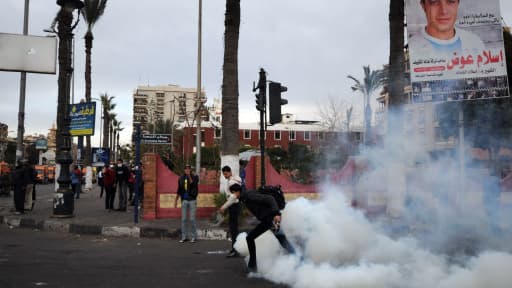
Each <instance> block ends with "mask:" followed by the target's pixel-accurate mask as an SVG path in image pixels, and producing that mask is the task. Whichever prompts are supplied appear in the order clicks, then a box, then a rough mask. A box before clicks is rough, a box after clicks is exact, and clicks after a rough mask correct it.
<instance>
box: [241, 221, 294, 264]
mask: <svg viewBox="0 0 512 288" xmlns="http://www.w3.org/2000/svg"><path fill="white" fill-rule="evenodd" d="M272 226H274V224H273V222H272V220H271V219H268V220H265V221H262V222H260V224H258V225H257V226H256V227H255V228H254V229H252V230H251V232H249V234H247V238H246V239H247V247H248V248H249V263H248V264H247V266H248V267H249V269H252V270H255V269H256V268H257V264H256V263H257V262H256V244H255V242H254V240H256V238H258V236H260V235H261V234H263V233H265V231H267V230H269V229H270V228H272ZM274 236H276V238H277V240H278V241H279V244H281V246H282V247H283V248H284V249H286V251H287V252H288V253H290V254H292V253H295V249H294V248H293V246H292V244H290V242H288V239H286V235H284V233H282V232H274Z"/></svg>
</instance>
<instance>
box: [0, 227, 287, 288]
mask: <svg viewBox="0 0 512 288" xmlns="http://www.w3.org/2000/svg"><path fill="white" fill-rule="evenodd" d="M228 247H229V243H228V242H227V241H199V242H197V243H194V244H191V243H183V244H181V243H178V242H177V241H175V240H159V239H146V238H142V239H139V238H104V237H94V236H80V235H73V234H68V233H52V232H43V231H34V230H28V229H9V228H8V227H7V226H0V287H2V288H8V287H16V288H23V287H77V288H80V287H95V288H99V287H123V288H129V287H138V288H140V287H144V288H151V287H173V288H174V287H187V288H190V287H209V288H215V287H223V288H226V287H249V288H250V287H284V286H279V285H276V284H273V283H270V282H268V281H266V280H263V279H259V278H248V277H247V276H246V274H245V263H244V261H243V259H242V258H234V259H228V258H225V250H226V249H227V248H228Z"/></svg>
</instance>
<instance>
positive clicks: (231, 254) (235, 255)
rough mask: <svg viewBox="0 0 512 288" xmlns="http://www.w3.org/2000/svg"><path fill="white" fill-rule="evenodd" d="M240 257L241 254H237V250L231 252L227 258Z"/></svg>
mask: <svg viewBox="0 0 512 288" xmlns="http://www.w3.org/2000/svg"><path fill="white" fill-rule="evenodd" d="M238 256H240V254H238V252H236V250H234V249H233V250H231V251H230V252H229V253H228V255H226V257H227V258H236V257H238Z"/></svg>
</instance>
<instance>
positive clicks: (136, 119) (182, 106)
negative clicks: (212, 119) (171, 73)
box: [132, 85, 208, 133]
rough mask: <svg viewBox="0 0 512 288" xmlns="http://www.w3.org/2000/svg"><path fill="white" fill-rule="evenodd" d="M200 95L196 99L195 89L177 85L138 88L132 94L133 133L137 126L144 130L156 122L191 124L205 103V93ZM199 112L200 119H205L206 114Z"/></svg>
mask: <svg viewBox="0 0 512 288" xmlns="http://www.w3.org/2000/svg"><path fill="white" fill-rule="evenodd" d="M201 94H202V95H201V97H200V98H198V97H197V89H196V88H183V87H180V86H178V85H161V86H138V87H137V89H136V90H135V91H134V93H133V121H132V122H133V131H136V128H135V127H136V125H138V124H140V125H141V128H142V130H145V128H146V127H147V124H148V123H155V122H156V121H158V120H164V121H165V120H170V121H171V123H182V122H187V123H189V124H191V123H193V122H194V119H195V117H196V115H197V111H198V107H202V105H203V104H204V103H206V94H205V92H204V91H202V92H201ZM201 111H202V113H201V117H202V118H207V117H208V113H204V110H201ZM145 132H148V133H151V132H152V131H145Z"/></svg>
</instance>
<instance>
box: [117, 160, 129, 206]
mask: <svg viewBox="0 0 512 288" xmlns="http://www.w3.org/2000/svg"><path fill="white" fill-rule="evenodd" d="M115 170H116V186H117V188H118V189H116V190H117V191H118V194H117V195H118V197H119V198H118V199H119V206H118V209H117V211H124V212H125V211H126V204H127V203H128V201H127V199H126V194H127V193H126V190H128V179H129V178H130V169H128V167H126V165H124V164H123V159H117V166H116V168H115Z"/></svg>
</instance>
